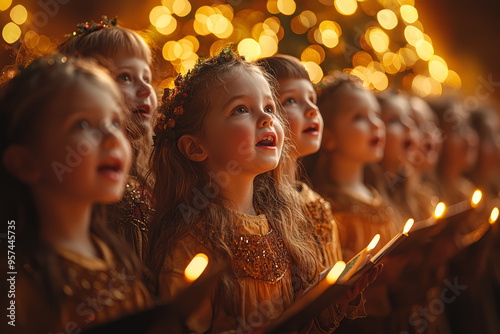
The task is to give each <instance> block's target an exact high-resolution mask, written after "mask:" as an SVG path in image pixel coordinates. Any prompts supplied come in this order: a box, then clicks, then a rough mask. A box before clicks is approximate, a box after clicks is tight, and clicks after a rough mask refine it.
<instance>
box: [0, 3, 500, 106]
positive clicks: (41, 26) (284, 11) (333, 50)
mask: <svg viewBox="0 0 500 334" xmlns="http://www.w3.org/2000/svg"><path fill="white" fill-rule="evenodd" d="M101 15H107V16H108V17H110V18H112V17H114V16H118V19H119V23H120V24H121V25H122V26H125V27H127V28H131V29H136V30H141V31H143V32H144V36H146V37H147V38H148V39H150V40H151V41H152V42H153V43H154V45H155V47H156V50H157V52H156V53H157V58H158V59H165V60H166V61H165V62H162V64H163V69H162V70H163V71H162V73H163V74H165V75H164V76H163V77H162V80H163V81H162V82H161V86H169V85H170V84H171V83H172V80H173V77H174V76H175V75H176V74H177V73H179V72H181V73H185V72H186V71H187V69H189V68H190V67H192V66H193V65H194V62H195V61H196V59H197V58H198V57H205V56H207V55H208V54H213V53H214V52H216V50H218V49H220V48H221V47H222V46H224V45H227V44H228V43H232V44H233V45H234V47H235V49H237V50H238V51H239V52H240V53H242V54H245V55H246V56H247V58H249V59H253V58H258V57H263V56H270V55H273V54H275V53H277V52H279V53H287V54H291V55H294V56H296V57H298V58H300V59H301V60H302V61H303V62H304V65H305V67H306V68H307V70H308V71H309V74H310V76H311V79H312V80H313V81H314V82H318V81H320V80H321V78H322V77H323V76H324V75H325V74H326V73H328V72H329V71H331V70H343V71H348V72H350V73H352V74H354V75H356V76H359V77H360V78H361V79H362V80H363V81H364V83H365V85H366V86H369V87H371V88H373V89H375V90H383V89H385V88H387V87H388V86H389V87H395V88H398V89H404V90H406V91H410V92H413V93H415V94H418V95H421V96H430V95H440V94H443V93H446V92H447V91H451V90H455V89H457V88H459V89H461V91H462V92H463V93H464V94H466V95H464V96H469V98H468V100H466V102H467V103H469V104H470V105H472V104H474V103H478V102H482V101H484V100H486V99H487V98H489V97H495V98H497V99H498V100H500V89H499V88H500V61H499V57H498V56H499V54H500V52H499V51H500V46H499V43H498V41H499V39H500V38H499V37H500V2H498V1H495V0H476V1H469V0H364V1H362V0H358V1H356V0H309V1H293V0H268V1H265V0H256V1H246V0H228V1H215V0H212V1H210V0H191V1H188V0H163V1H162V0H144V1H137V0H119V1H118V0H107V1H100V2H98V1H90V0H87V1H86V0H0V29H2V38H0V40H1V41H2V44H1V45H2V48H1V55H0V67H2V68H3V67H4V66H5V65H9V64H12V63H14V62H15V56H16V54H17V51H18V50H19V49H21V50H23V53H22V54H23V55H24V54H26V53H27V54H42V53H44V52H47V51H50V50H51V49H53V48H54V47H55V45H56V44H57V43H59V42H61V41H63V40H64V35H65V34H68V33H71V32H72V31H74V30H75V28H76V27H75V26H76V24H77V23H79V22H85V21H88V20H94V21H100V17H101ZM23 45H24V47H22V46H23ZM497 82H498V84H497Z"/></svg>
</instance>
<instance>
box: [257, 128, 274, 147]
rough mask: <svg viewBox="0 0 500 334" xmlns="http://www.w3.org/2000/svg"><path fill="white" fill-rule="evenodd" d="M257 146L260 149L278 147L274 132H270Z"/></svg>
mask: <svg viewBox="0 0 500 334" xmlns="http://www.w3.org/2000/svg"><path fill="white" fill-rule="evenodd" d="M255 146H258V147H276V135H275V134H274V133H273V132H268V133H266V134H265V135H264V136H262V137H261V138H260V139H259V141H258V142H257V144H255Z"/></svg>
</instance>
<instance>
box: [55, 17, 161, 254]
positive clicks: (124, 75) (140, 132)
mask: <svg viewBox="0 0 500 334" xmlns="http://www.w3.org/2000/svg"><path fill="white" fill-rule="evenodd" d="M59 50H60V52H61V53H64V54H66V55H69V56H77V57H78V56H80V57H90V58H95V59H96V60H97V61H98V62H99V63H100V64H101V65H102V66H104V67H106V68H107V69H108V70H109V71H110V72H111V73H112V76H113V77H114V79H115V81H116V82H117V83H118V87H119V88H120V91H121V93H122V96H123V99H124V101H125V104H126V106H127V109H128V110H127V113H126V121H127V122H128V123H130V126H128V127H127V128H128V131H127V137H128V139H129V141H130V143H131V145H132V153H133V159H132V168H131V170H130V175H129V177H128V179H127V183H126V186H125V192H124V196H123V198H122V200H121V201H120V202H119V203H116V204H113V205H108V206H107V208H106V210H107V217H108V222H109V223H110V224H111V227H112V228H113V230H115V231H116V232H118V234H120V236H121V237H122V239H123V240H125V241H127V243H128V244H129V245H130V246H131V247H132V248H133V249H134V250H135V252H136V254H137V255H138V256H139V258H140V259H142V253H143V250H144V249H145V248H146V244H147V232H148V225H149V221H150V220H151V217H152V203H151V187H150V184H151V180H150V181H149V182H147V178H146V173H147V165H148V159H149V156H150V153H151V132H152V129H151V117H152V114H153V112H154V111H155V109H156V108H157V106H158V101H157V97H156V93H155V91H154V89H153V86H152V79H153V78H152V73H151V51H150V49H149V47H148V45H147V44H146V42H145V41H144V40H143V38H142V37H141V36H140V35H139V34H137V33H136V32H134V31H132V30H130V29H126V28H123V27H120V26H118V25H117V24H116V18H115V19H114V20H109V19H107V18H106V17H103V21H102V22H101V23H99V24H96V23H94V22H90V23H89V22H87V23H85V24H80V25H78V30H77V31H76V32H74V33H73V34H72V35H69V37H68V40H67V41H66V42H64V43H63V44H62V45H61V46H60V47H59Z"/></svg>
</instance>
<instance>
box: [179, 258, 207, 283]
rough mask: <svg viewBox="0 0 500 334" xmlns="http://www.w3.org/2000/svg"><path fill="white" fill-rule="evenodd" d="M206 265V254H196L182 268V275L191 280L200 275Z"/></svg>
mask: <svg viewBox="0 0 500 334" xmlns="http://www.w3.org/2000/svg"><path fill="white" fill-rule="evenodd" d="M207 265H208V256H206V255H205V254H203V253H199V254H196V255H195V256H194V257H193V259H192V260H191V262H189V264H188V266H187V267H186V269H185V270H184V276H185V277H186V279H187V280H188V281H189V282H193V281H194V280H196V279H197V278H198V277H200V276H201V274H202V273H203V271H204V270H205V268H206V267H207Z"/></svg>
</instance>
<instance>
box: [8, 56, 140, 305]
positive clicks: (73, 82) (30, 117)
mask: <svg viewBox="0 0 500 334" xmlns="http://www.w3.org/2000/svg"><path fill="white" fill-rule="evenodd" d="M86 85H95V86H97V87H99V88H101V89H102V90H103V91H107V92H109V94H110V95H111V96H112V97H113V98H114V99H115V100H116V101H117V102H119V103H120V101H121V95H120V91H119V90H118V87H116V84H115V83H114V81H113V80H112V79H111V78H110V77H109V76H108V74H107V73H106V72H105V69H100V68H99V67H98V66H97V64H95V63H93V62H90V61H84V60H72V59H67V58H66V57H62V56H54V57H49V58H41V59H38V60H35V61H34V62H33V63H32V64H31V65H30V66H29V67H28V68H26V69H24V70H22V72H21V73H19V74H18V75H17V76H15V77H14V78H13V79H12V80H10V81H9V82H7V83H6V84H5V85H3V86H2V89H1V91H0V129H1V131H0V156H1V157H2V158H3V156H4V153H5V151H6V150H7V148H8V147H10V146H11V145H16V144H18V145H26V146H30V145H33V143H35V142H36V141H37V139H38V138H40V136H42V135H47V134H46V133H44V131H43V129H44V119H46V117H47V113H48V112H49V108H50V107H51V103H52V102H53V101H54V99H56V98H57V97H58V96H60V95H61V94H64V93H65V92H67V91H69V90H72V89H73V90H74V89H78V87H80V88H81V87H84V86H86ZM0 180H1V181H0V182H1V184H2V187H5V188H3V189H2V190H3V191H2V192H1V195H0V214H1V215H2V217H1V218H2V219H3V221H7V220H15V221H16V246H17V247H16V250H17V251H18V256H19V260H20V261H19V262H18V263H20V264H21V263H22V262H21V261H23V262H25V263H26V264H28V265H29V266H30V267H31V268H32V269H33V270H35V272H38V274H40V275H39V277H40V282H38V281H37V282H36V283H39V284H40V285H41V286H40V287H39V288H40V289H41V290H40V291H46V292H47V296H48V299H47V300H50V301H51V302H53V306H54V307H56V308H59V307H60V302H61V298H62V297H63V293H62V283H61V282H62V278H61V270H62V268H59V267H58V265H57V263H58V262H57V261H56V253H55V251H54V249H53V248H52V247H51V246H50V245H49V244H47V243H46V242H44V241H43V240H42V239H41V238H40V219H39V216H38V212H37V208H36V203H35V199H34V197H33V195H32V192H31V189H30V187H29V186H28V185H26V184H24V183H23V182H21V181H20V180H18V179H17V178H16V177H14V176H13V175H12V174H10V173H9V172H8V171H7V169H6V168H5V166H4V164H3V163H2V164H1V165H0ZM101 211H102V210H101V206H100V205H96V206H95V207H94V209H93V213H92V220H91V227H90V228H91V233H92V234H94V235H96V236H97V237H99V238H100V239H101V240H103V241H104V242H105V243H106V244H107V245H108V246H109V247H110V249H111V250H112V252H113V254H114V256H115V258H116V259H117V260H118V262H121V263H123V265H124V266H125V269H126V271H127V273H128V274H130V275H134V276H137V275H138V274H139V269H138V268H139V265H138V260H137V259H136V258H135V255H134V254H132V252H131V251H130V250H129V249H128V248H126V247H125V246H124V245H123V244H122V243H121V241H120V240H118V238H117V236H115V234H114V233H112V232H111V231H110V230H109V229H108V227H107V224H106V223H105V221H104V220H103V219H102V217H103V215H102V213H101ZM3 215H5V217H3Z"/></svg>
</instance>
